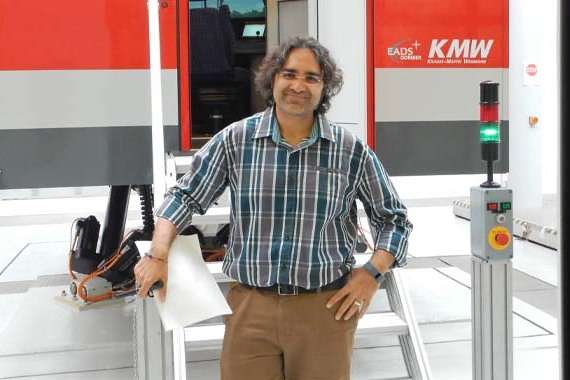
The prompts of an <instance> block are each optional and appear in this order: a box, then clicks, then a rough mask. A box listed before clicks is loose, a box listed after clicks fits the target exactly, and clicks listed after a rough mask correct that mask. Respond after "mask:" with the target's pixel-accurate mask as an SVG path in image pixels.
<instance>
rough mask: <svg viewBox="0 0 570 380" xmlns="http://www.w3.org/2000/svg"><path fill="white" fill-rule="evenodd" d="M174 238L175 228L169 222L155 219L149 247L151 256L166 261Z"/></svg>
mask: <svg viewBox="0 0 570 380" xmlns="http://www.w3.org/2000/svg"><path fill="white" fill-rule="evenodd" d="M175 238H176V226H175V225H174V224H172V222H170V221H169V220H166V219H163V218H157V222H156V226H155V229H154V234H153V236H152V244H151V247H150V252H151V254H152V255H153V256H154V257H156V258H159V259H164V260H166V259H167V258H168V252H169V251H170V246H171V245H172V242H173V241H174V239H175Z"/></svg>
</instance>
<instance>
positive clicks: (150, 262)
mask: <svg viewBox="0 0 570 380" xmlns="http://www.w3.org/2000/svg"><path fill="white" fill-rule="evenodd" d="M134 272H135V281H136V284H137V287H138V289H139V290H138V293H137V295H138V296H139V297H141V298H145V297H146V296H147V295H148V291H149V289H150V288H151V286H152V285H153V284H154V283H156V282H157V281H162V284H163V285H162V288H160V289H159V290H158V299H159V300H160V301H161V302H164V300H165V299H166V285H167V281H168V263H167V262H166V261H162V260H158V259H155V258H152V257H150V256H143V257H141V259H140V260H139V262H138V263H137V265H135V269H134Z"/></svg>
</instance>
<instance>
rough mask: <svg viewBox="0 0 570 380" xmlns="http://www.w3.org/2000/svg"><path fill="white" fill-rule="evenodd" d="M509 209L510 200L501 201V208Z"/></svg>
mask: <svg viewBox="0 0 570 380" xmlns="http://www.w3.org/2000/svg"><path fill="white" fill-rule="evenodd" d="M510 209H511V202H501V210H503V211H506V210H510Z"/></svg>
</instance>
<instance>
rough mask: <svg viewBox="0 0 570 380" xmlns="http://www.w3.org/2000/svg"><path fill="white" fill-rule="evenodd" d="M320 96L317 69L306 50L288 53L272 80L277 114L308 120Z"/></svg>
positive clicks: (316, 64)
mask: <svg viewBox="0 0 570 380" xmlns="http://www.w3.org/2000/svg"><path fill="white" fill-rule="evenodd" d="M322 92H323V81H322V73H321V67H320V66H319V63H318V62H317V58H316V57H315V55H314V54H313V52H312V51H311V50H309V49H306V48H300V49H292V50H291V51H290V52H289V57H288V58H287V61H286V62H285V64H284V65H283V68H282V69H281V71H279V72H278V73H277V74H276V75H275V78H273V99H275V105H276V107H277V108H278V110H279V111H281V112H283V113H285V114H287V115H289V116H295V117H307V116H312V114H313V112H314V111H315V109H316V108H317V107H318V106H319V103H320V101H321V94H322Z"/></svg>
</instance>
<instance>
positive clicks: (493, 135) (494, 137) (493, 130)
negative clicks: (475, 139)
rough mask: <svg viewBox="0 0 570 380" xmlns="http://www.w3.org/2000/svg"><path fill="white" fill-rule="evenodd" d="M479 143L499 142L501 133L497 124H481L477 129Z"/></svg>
mask: <svg viewBox="0 0 570 380" xmlns="http://www.w3.org/2000/svg"><path fill="white" fill-rule="evenodd" d="M479 141H480V142H482V143H487V142H493V143H498V142H500V141H501V131H500V129H499V124H496V123H481V124H480V127H479Z"/></svg>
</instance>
